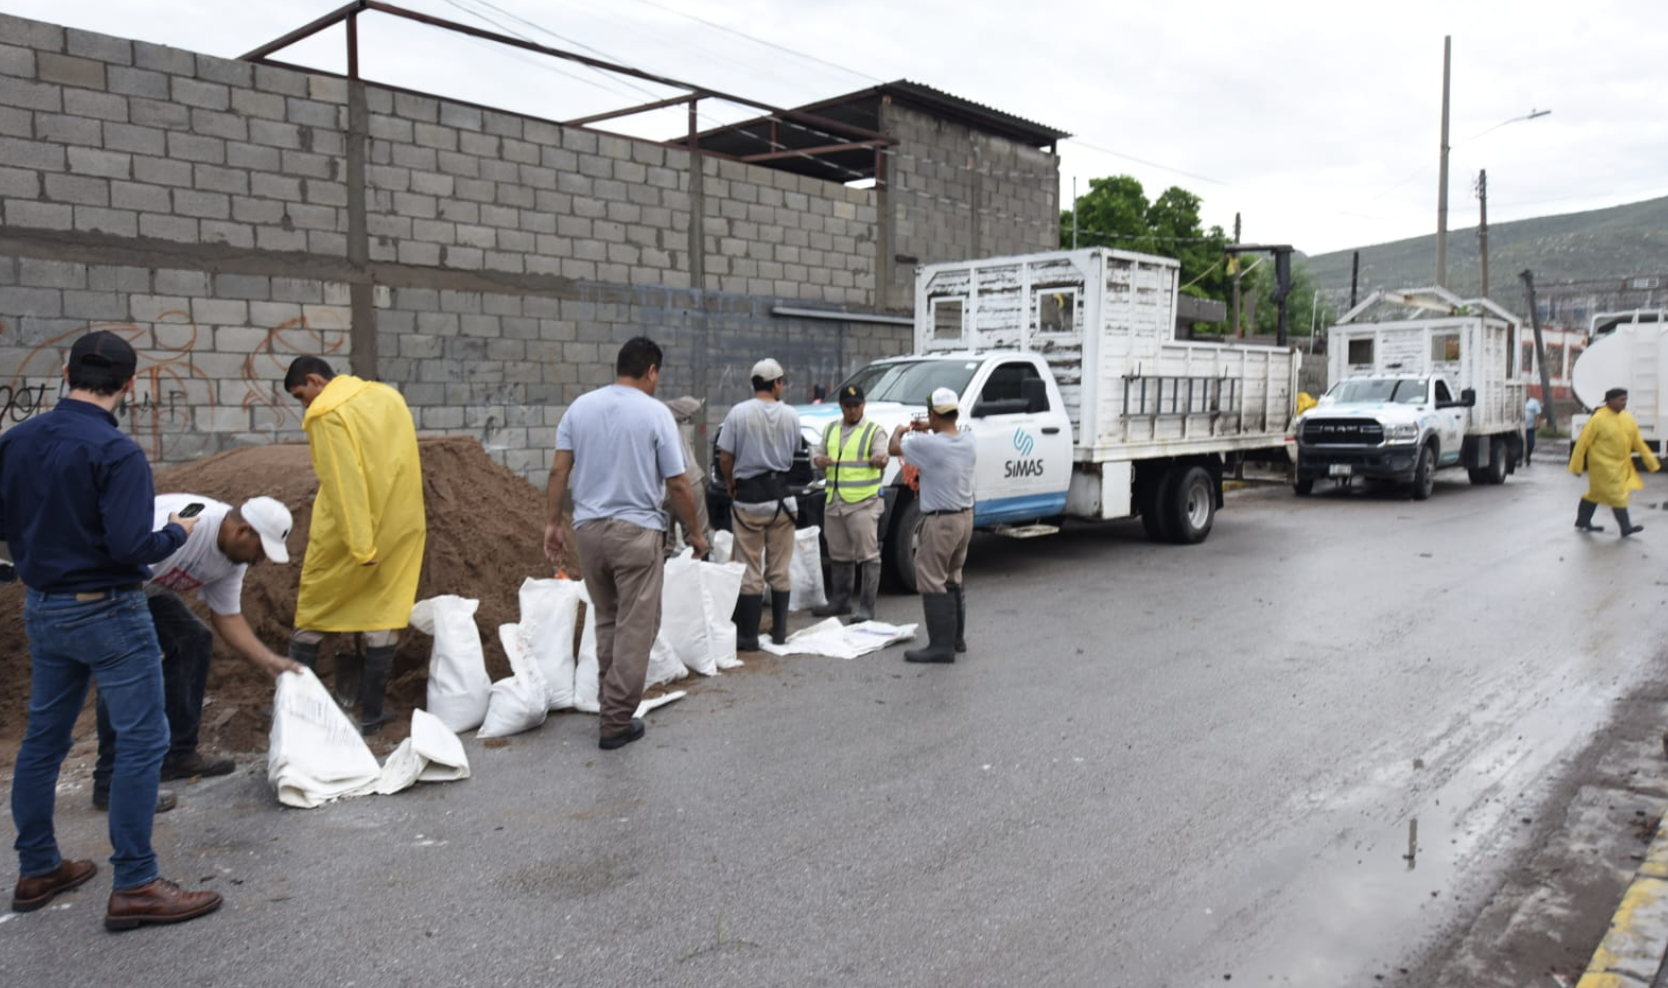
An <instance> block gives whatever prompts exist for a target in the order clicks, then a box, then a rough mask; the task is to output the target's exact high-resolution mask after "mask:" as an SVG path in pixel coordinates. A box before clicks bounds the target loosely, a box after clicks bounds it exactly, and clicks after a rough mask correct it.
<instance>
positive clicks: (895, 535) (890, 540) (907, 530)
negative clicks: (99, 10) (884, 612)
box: [881, 498, 921, 593]
mask: <svg viewBox="0 0 1668 988" xmlns="http://www.w3.org/2000/svg"><path fill="white" fill-rule="evenodd" d="M895 513H896V515H897V518H896V519H894V520H893V522H892V531H891V532H890V533H888V535H887V537H886V540H885V541H884V542H883V543H882V545H881V556H882V558H883V560H884V562H885V564H886V566H887V568H889V569H890V570H891V571H892V580H893V582H894V583H896V584H897V585H898V589H900V590H902V591H903V592H904V593H915V592H916V584H915V528H916V526H918V525H919V524H920V523H921V502H919V501H917V500H915V499H914V498H910V499H909V500H908V501H905V502H904V503H903V504H901V505H899V506H898V508H897V511H896V512H895Z"/></svg>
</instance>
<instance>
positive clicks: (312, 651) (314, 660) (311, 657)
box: [290, 638, 319, 672]
mask: <svg viewBox="0 0 1668 988" xmlns="http://www.w3.org/2000/svg"><path fill="white" fill-rule="evenodd" d="M290 661H291V662H299V663H301V664H302V665H304V666H306V667H307V668H309V669H311V670H313V671H314V672H317V671H318V668H319V643H318V642H298V641H296V640H295V639H294V638H291V639H290Z"/></svg>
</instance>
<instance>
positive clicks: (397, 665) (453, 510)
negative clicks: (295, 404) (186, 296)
mask: <svg viewBox="0 0 1668 988" xmlns="http://www.w3.org/2000/svg"><path fill="white" fill-rule="evenodd" d="M420 448H421V456H422V461H423V496H424V501H425V507H426V510H427V515H428V544H427V549H426V551H425V552H424V556H423V575H422V580H421V583H420V584H419V586H418V591H417V598H418V599H419V600H422V599H424V598H426V597H432V596H436V595H438V594H457V595H459V596H461V597H471V598H475V599H477V600H479V601H480V602H481V606H480V609H479V610H478V611H477V612H476V614H475V621H476V625H477V626H478V627H479V628H480V629H481V633H482V639H483V644H484V646H485V650H486V658H487V671H488V672H489V673H490V674H491V675H492V678H493V679H495V680H496V679H500V678H502V677H504V676H507V675H509V673H510V669H509V662H508V660H507V659H506V658H505V656H504V653H503V649H502V648H501V647H500V646H499V644H498V634H497V631H498V626H499V625H500V624H505V623H509V622H513V621H516V620H518V618H519V616H520V605H519V603H518V600H517V589H518V588H519V587H520V586H521V582H522V580H523V579H525V578H526V577H529V576H534V577H547V576H549V575H551V567H550V563H549V562H548V561H546V559H545V556H544V526H545V496H544V492H543V491H541V490H539V489H538V488H536V487H534V486H533V485H532V484H530V483H528V482H527V481H526V480H524V479H523V478H522V477H520V476H519V475H517V474H515V473H512V472H511V471H510V470H509V469H507V468H505V467H504V466H502V465H501V464H499V463H497V462H496V461H494V460H493V459H492V458H491V457H489V456H488V455H487V454H486V452H485V450H483V449H482V448H481V446H480V444H479V443H477V442H476V441H475V440H473V439H470V438H467V437H446V438H434V439H423V440H421V442H420ZM156 489H157V491H158V492H159V493H163V492H169V491H181V492H188V493H192V494H203V495H206V496H208V497H212V498H216V499H218V500H222V501H228V502H230V503H233V504H237V503H239V502H241V501H243V500H244V499H246V498H250V497H254V496H256V495H259V494H264V495H267V496H269V497H274V498H277V499H278V500H280V501H282V502H284V504H286V505H287V506H288V507H289V509H290V511H291V512H292V513H293V514H294V516H295V529H294V530H293V531H292V532H291V533H290V542H289V544H290V554H291V558H292V560H293V561H292V562H291V564H290V565H288V566H279V565H276V564H273V563H270V562H262V563H257V564H256V565H254V566H252V567H250V569H249V573H248V576H247V577H246V578H245V580H244V585H243V613H244V616H245V617H246V618H247V619H248V621H249V624H250V626H251V627H252V628H254V629H255V633H256V634H257V635H258V636H259V637H260V638H261V640H262V641H264V642H266V644H267V645H268V647H270V648H272V649H273V650H274V651H276V652H278V653H279V654H283V653H284V652H285V649H286V643H287V642H288V640H289V631H290V623H291V620H292V619H293V618H294V616H295V600H296V587H297V583H298V581H299V580H300V577H301V558H302V556H303V555H304V550H305V547H306V545H307V531H308V528H309V526H310V524H311V521H312V501H313V496H314V494H315V493H316V491H317V490H318V480H317V478H315V477H314V475H313V470H312V463H311V461H310V460H309V458H308V454H307V447H306V446H305V445H302V444H287V445H276V446H257V447H250V448H247V449H238V450H232V451H229V452H226V453H221V454H219V455H217V456H213V457H209V458H208V459H204V460H199V461H197V462H195V463H191V464H187V465H186V466H182V467H177V468H175V469H172V470H167V471H163V472H160V473H158V474H157V476H156ZM564 568H565V569H566V570H567V572H569V573H570V574H573V575H574V576H575V577H576V578H577V576H578V573H579V567H578V563H577V560H576V559H570V560H568V561H567V562H566V564H565V566H564ZM193 604H194V606H196V608H197V610H198V613H199V614H200V615H202V616H203V617H204V618H206V617H207V615H208V612H207V610H205V609H204V608H202V606H201V605H200V604H196V602H195V601H193ZM432 644H433V640H432V639H431V638H429V637H428V636H427V635H424V634H421V633H419V632H417V631H415V630H407V631H406V632H405V633H403V634H402V636H401V639H400V645H399V652H398V654H397V655H396V657H395V660H394V675H393V678H392V680H391V682H390V684H389V687H388V702H389V705H390V708H391V709H392V711H393V713H394V714H395V715H396V718H397V719H396V720H395V722H394V723H392V724H390V725H389V726H388V727H387V728H385V729H384V731H383V733H382V735H381V736H380V737H379V740H378V742H377V744H376V745H375V747H377V748H379V749H383V750H386V749H387V748H389V747H392V745H393V744H394V743H397V742H398V741H399V740H401V739H402V738H403V737H404V736H405V734H406V731H407V730H408V728H409V723H410V712H411V708H412V707H414V706H421V705H422V703H423V699H424V695H425V693H426V690H427V687H428V672H427V670H428V661H429V650H430V648H431V647H432ZM352 647H353V642H352V639H351V638H350V637H347V636H338V637H337V638H333V639H327V640H326V641H325V644H324V648H323V649H322V650H321V653H320V654H321V656H322V657H321V660H320V663H319V665H320V669H319V671H320V674H321V675H323V676H324V677H325V679H326V681H327V682H328V681H329V676H330V672H331V669H332V664H333V661H334V659H333V656H334V654H335V653H336V651H337V650H338V649H341V650H350V649H352ZM28 696H29V651H28V643H27V640H26V638H25V636H24V631H23V590H22V587H21V586H20V585H17V584H12V585H9V586H6V587H0V765H5V766H9V765H10V764H11V763H12V761H13V760H14V759H15V757H16V755H17V745H18V742H19V741H20V740H21V739H22V737H23V731H24V726H25V723H26V719H27V718H26V711H27V706H28ZM271 701H272V681H271V679H269V678H268V677H267V676H265V675H264V674H262V673H260V672H258V671H257V670H256V669H255V668H254V667H253V666H251V665H250V664H249V663H247V662H245V661H243V660H242V659H240V658H238V657H237V656H236V655H235V654H234V653H232V652H230V651H229V650H228V649H226V647H225V645H224V643H222V642H219V641H218V640H217V641H216V644H215V660H214V664H213V666H212V667H211V669H210V672H209V685H208V694H207V699H206V702H205V703H204V707H203V728H202V746H203V748H204V749H206V750H210V751H225V752H253V751H264V750H266V745H267V732H268V730H269V727H270V725H269V722H268V720H267V718H266V717H265V716H264V714H263V712H262V711H263V708H266V707H269V706H270V704H271ZM76 737H77V738H78V739H79V740H80V741H81V743H82V745H83V746H85V745H86V744H87V743H88V741H89V740H90V739H91V738H92V737H93V725H92V711H91V703H90V702H89V704H88V709H87V710H86V711H84V712H83V714H82V718H81V721H80V723H78V725H77V729H76Z"/></svg>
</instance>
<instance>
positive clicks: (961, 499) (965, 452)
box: [890, 388, 978, 662]
mask: <svg viewBox="0 0 1668 988" xmlns="http://www.w3.org/2000/svg"><path fill="white" fill-rule="evenodd" d="M959 407H960V401H959V400H958V399H957V397H956V393H955V392H954V391H951V390H950V389H949V388H939V389H938V390H936V391H934V392H933V393H932V397H931V398H929V399H928V401H927V419H926V421H924V422H923V421H921V420H919V419H917V420H915V421H913V422H910V423H908V424H907V425H900V426H898V428H897V430H896V431H895V432H893V433H892V443H891V446H890V450H891V453H892V455H893V456H902V457H903V458H904V460H905V461H906V462H908V463H910V464H912V465H913V466H914V467H915V468H916V469H917V470H919V471H921V525H920V527H919V528H918V529H916V532H917V538H916V543H915V585H916V587H917V588H919V589H920V591H921V610H922V612H923V613H924V615H925V618H926V621H925V623H926V626H927V647H926V648H915V649H910V650H909V651H906V652H905V653H904V661H906V662H954V661H956V653H957V652H965V651H967V640H966V635H967V597H966V595H965V593H964V592H963V589H962V582H961V579H962V573H961V571H962V566H963V565H964V564H965V563H966V562H967V543H968V542H969V541H971V540H972V538H973V470H974V466H975V464H976V461H977V457H978V452H977V447H976V445H975V441H974V439H973V435H972V433H967V432H962V431H960V429H959V428H958V426H957V424H956V420H957V419H958V418H959V417H960V412H959Z"/></svg>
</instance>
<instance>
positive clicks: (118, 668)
mask: <svg viewBox="0 0 1668 988" xmlns="http://www.w3.org/2000/svg"><path fill="white" fill-rule="evenodd" d="M136 365H137V359H136V358H135V356H134V353H133V348H132V347H131V346H129V345H128V343H127V341H126V340H124V339H122V338H121V337H120V336H117V335H115V334H114V333H107V332H94V333H88V334H87V335H85V336H83V337H81V338H80V339H78V340H76V341H75V345H74V346H72V347H71V348H70V357H69V364H68V366H67V367H65V369H64V379H65V380H66V381H67V382H68V383H69V395H68V397H66V398H65V399H64V400H63V401H62V402H60V403H59V405H58V407H57V408H55V409H53V410H52V412H51V413H49V414H47V415H43V416H40V417H38V418H34V419H30V420H29V421H27V422H24V423H22V424H20V425H17V426H14V427H13V428H12V429H10V430H9V431H7V432H6V433H5V434H4V435H0V541H4V542H6V543H8V545H9V546H10V548H11V552H12V555H13V557H14V562H15V564H16V567H17V573H18V576H19V578H21V579H22V581H23V582H24V584H25V585H26V586H27V587H28V594H27V596H26V597H25V598H24V604H23V621H24V629H25V631H26V632H27V634H28V636H29V653H30V657H31V660H32V665H31V677H30V681H29V727H28V730H27V733H26V734H25V735H24V738H23V745H22V747H21V748H20V749H18V754H17V765H16V767H15V769H14V770H13V774H12V822H13V823H14V824H15V825H16V828H17V844H16V847H17V855H18V871H19V878H18V881H17V887H16V889H15V890H14V891H13V893H12V909H13V910H14V911H16V912H29V911H31V910H35V909H39V908H41V907H42V906H45V905H46V904H47V903H49V902H51V901H52V900H53V899H54V898H55V897H57V896H58V895H59V894H60V893H63V892H67V891H69V890H70V889H73V888H75V887H77V886H79V885H81V884H83V883H84V882H86V881H87V880H88V879H90V878H92V877H93V873H94V872H95V871H97V870H98V869H97V867H96V866H95V865H94V864H93V863H92V862H91V861H65V860H64V859H63V858H62V857H61V856H60V855H59V853H58V842H57V839H56V838H55V837H54V835H53V826H52V816H53V809H54V802H55V792H56V788H57V784H58V773H59V770H60V769H61V768H62V766H63V763H64V756H65V755H67V754H69V750H70V744H71V742H72V740H73V738H72V733H73V731H74V729H75V719H76V716H77V715H78V714H80V712H81V708H82V706H83V705H84V704H85V703H86V700H87V686H88V683H89V681H93V680H96V681H97V682H98V689H99V695H100V696H101V697H103V699H104V701H105V703H106V705H107V706H108V707H109V711H110V721H111V724H112V725H113V726H114V727H115V729H116V732H117V741H116V765H115V771H114V775H113V777H112V779H111V785H110V844H111V846H112V847H113V848H114V853H112V854H111V856H110V864H111V867H112V868H113V869H114V870H115V878H114V880H113V881H112V883H111V885H112V891H111V893H110V902H109V907H108V909H107V910H106V912H105V917H104V925H105V928H106V929H110V930H126V929H133V928H134V927H137V926H141V925H147V924H157V923H178V922H181V921H183V920H188V919H193V918H195V917H197V916H202V915H204V914H205V913H210V912H213V911H214V910H215V909H218V908H219V907H220V895H219V894H218V893H215V892H187V891H185V890H183V889H181V888H180V887H179V886H178V885H175V884H174V883H173V882H170V881H168V880H167V879H165V878H163V877H161V876H160V875H159V874H158V872H157V866H156V853H155V852H154V851H153V850H152V849H151V822H152V819H153V817H154V814H155V809H156V791H157V785H158V781H159V775H160V772H161V768H162V758H163V755H165V754H166V753H167V751H168V722H167V720H166V719H165V717H164V715H163V702H162V665H161V649H160V648H159V647H158V645H157V640H156V629H155V627H154V626H153V625H152V623H151V616H150V611H149V610H148V609H147V607H146V605H145V594H144V591H143V590H142V589H141V585H142V584H143V583H144V581H145V580H146V579H148V578H149V577H150V575H151V572H150V569H149V567H148V566H147V564H149V563H154V562H157V561H159V560H162V559H165V558H167V557H168V556H169V554H171V553H173V552H174V551H175V550H176V549H178V548H180V546H182V545H183V544H184V543H185V540H186V537H187V536H188V535H189V534H190V531H191V529H192V528H193V527H194V526H195V525H196V521H195V520H194V519H190V518H181V517H180V516H179V515H177V514H174V515H170V516H169V517H168V524H166V525H165V526H163V528H162V530H161V531H156V532H153V531H152V530H151V524H152V518H151V509H152V502H153V499H154V497H155V492H154V490H153V488H152V486H151V469H150V464H148V463H146V462H145V454H144V453H143V452H142V451H141V450H140V449H139V445H138V444H137V443H135V442H134V441H133V440H132V439H130V438H128V436H127V435H125V434H124V433H123V432H122V431H121V429H120V428H119V427H118V425H117V422H116V416H115V414H114V413H115V410H116V408H117V407H118V406H119V405H120V403H121V401H122V398H123V397H124V396H125V395H126V394H127V393H128V392H129V391H131V390H132V389H133V372H134V368H135V367H136Z"/></svg>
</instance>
